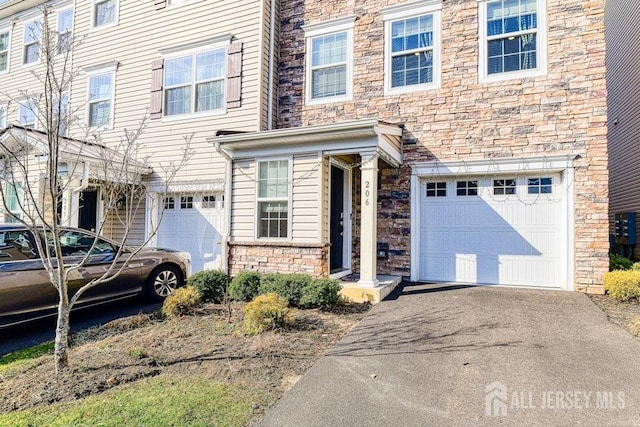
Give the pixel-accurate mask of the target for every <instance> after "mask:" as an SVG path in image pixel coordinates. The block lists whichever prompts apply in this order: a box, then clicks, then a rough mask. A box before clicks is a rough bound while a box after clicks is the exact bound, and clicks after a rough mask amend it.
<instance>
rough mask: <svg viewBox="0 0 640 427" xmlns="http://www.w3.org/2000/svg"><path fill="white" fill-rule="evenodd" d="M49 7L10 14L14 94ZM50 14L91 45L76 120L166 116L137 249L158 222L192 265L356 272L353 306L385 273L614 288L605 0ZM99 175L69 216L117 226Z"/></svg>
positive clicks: (109, 4) (109, 1)
mask: <svg viewBox="0 0 640 427" xmlns="http://www.w3.org/2000/svg"><path fill="white" fill-rule="evenodd" d="M41 3H43V2H38V1H29V0H21V1H18V0H10V1H9V2H7V3H4V4H0V67H1V66H2V64H3V62H2V61H3V59H2V58H3V56H2V55H3V51H2V50H1V48H2V47H3V46H9V47H8V49H5V50H6V51H7V52H8V55H7V57H8V65H7V69H6V70H4V71H2V70H1V69H0V87H3V88H4V87H6V86H5V85H12V86H14V85H15V87H16V88H17V87H20V86H22V85H29V84H31V83H30V82H31V81H32V80H29V79H30V77H29V76H28V75H27V74H28V71H29V69H35V67H38V65H37V61H35V62H36V63H35V64H34V65H27V64H23V62H24V61H25V60H26V59H25V58H30V56H29V52H31V50H32V48H30V42H29V39H28V38H24V37H23V36H24V33H23V29H24V28H26V26H28V25H29V22H31V20H33V19H37V14H38V12H37V9H34V5H35V4H41ZM49 4H50V5H51V6H52V7H53V8H54V9H55V10H56V11H59V12H57V13H58V15H59V17H58V21H57V22H59V23H60V24H58V27H59V34H65V32H66V31H71V32H72V34H74V35H76V36H82V37H83V38H84V40H83V43H82V45H81V46H80V47H79V48H78V49H77V51H74V52H73V56H72V58H73V63H74V66H77V67H78V68H79V70H80V75H79V77H78V78H77V79H76V82H75V83H74V85H73V87H72V90H71V93H70V94H69V97H68V98H69V108H70V109H72V108H73V106H74V105H77V104H74V102H76V101H75V100H79V102H81V104H80V105H82V106H83V112H84V113H83V114H82V115H81V120H83V122H84V123H86V124H87V125H88V126H90V127H92V128H96V129H97V130H100V135H101V141H102V142H103V143H104V144H105V145H107V146H115V145H116V144H117V142H118V141H119V138H120V137H121V136H122V135H123V131H124V129H135V128H136V127H137V126H138V123H139V121H140V120H141V118H142V117H143V116H144V115H145V113H148V114H149V117H150V119H149V120H148V122H147V126H146V129H145V131H144V133H143V134H142V136H141V139H140V143H141V148H140V150H139V152H138V155H139V156H140V157H141V158H143V157H145V156H147V155H151V166H152V167H153V170H152V171H151V172H150V174H149V175H148V183H149V186H148V193H147V196H146V200H145V203H146V216H145V218H141V219H140V220H139V222H138V224H137V227H136V230H137V234H135V236H134V237H135V240H137V241H141V240H143V239H144V237H145V236H146V235H147V233H148V232H149V229H150V225H151V224H154V223H157V221H158V219H159V218H158V216H159V213H160V212H163V213H162V217H163V219H162V222H161V225H160V229H159V230H158V235H157V237H156V238H155V239H154V242H155V243H157V244H158V245H162V246H170V247H175V248H177V249H181V250H188V251H190V252H191V253H192V257H193V259H194V270H200V269H204V268H216V267H220V268H223V269H227V270H228V271H229V272H230V273H231V274H237V273H238V272H240V271H242V270H246V269H254V270H259V271H282V272H309V273H311V274H314V275H317V276H331V277H345V276H351V277H353V276H354V275H355V276H357V278H358V283H357V286H356V287H355V289H354V290H352V292H351V295H352V296H354V297H355V298H372V299H376V298H380V297H381V296H382V295H384V293H385V292H387V291H388V288H387V289H386V290H385V289H381V288H382V284H384V283H385V281H387V279H388V277H387V276H392V278H399V277H404V278H409V279H411V280H423V281H445V282H452V281H453V282H468V283H487V284H499V285H514V286H532V287H541V288H549V289H566V290H580V291H589V292H598V291H601V290H602V287H601V285H600V284H601V277H602V274H603V273H604V272H605V271H607V267H608V257H607V252H608V234H609V233H608V224H607V215H608V210H607V209H608V191H607V181H608V171H607V141H606V134H607V104H606V102H607V97H606V93H607V92H606V83H605V63H604V58H605V38H604V0H596V1H590V2H584V1H581V0H486V1H485V0H480V1H479V0H443V1H433V0H427V1H413V2H412V1H410V2H405V1H394V0H377V1H373V0H362V1H357V2H355V1H353V0H348V1H343V2H336V1H328V0H314V1H312V0H291V1H287V0H281V1H276V0H273V1H269V0H247V1H243V2H227V1H212V0H199V1H195V0H194V1H178V0H167V1H161V0H155V1H123V0H119V1H118V0H87V1H75V2H70V1H68V2H50V3H49ZM20 5H22V6H23V8H22V9H24V8H25V7H27V10H23V11H17V9H16V8H19V7H20ZM66 7H69V8H72V10H73V14H72V17H71V19H72V21H71V22H72V24H65V22H69V18H68V16H67V15H65V14H64V11H65V8H66ZM12 8H13V9H12ZM7 11H8V12H7ZM68 27H70V28H71V30H68V29H67V28H68ZM3 29H5V30H3ZM3 31H5V33H8V34H9V36H8V37H7V38H6V39H4V40H7V41H6V42H5V43H4V44H3V42H2V40H3V39H2V37H3ZM32 67H33V68H32ZM2 73H4V74H2ZM0 104H2V100H1V99H0ZM11 114H13V116H11V117H10V116H9V115H7V119H8V121H7V124H8V123H10V122H11V123H15V122H16V121H17V122H19V123H21V124H22V125H23V126H29V123H26V122H25V120H26V119H25V120H22V119H21V117H19V116H20V115H19V114H15V113H11ZM25 117H26V115H25ZM27 118H28V117H27ZM68 133H69V135H70V136H74V133H73V129H69V130H68ZM192 133H193V137H192V139H191V145H190V148H191V149H192V151H193V153H194V154H193V156H192V157H191V158H190V159H189V162H188V165H187V167H186V168H184V169H182V170H181V171H180V172H179V174H178V175H177V176H176V178H175V179H174V180H173V181H172V182H171V184H170V187H169V192H170V194H169V195H168V196H167V197H165V195H164V194H163V191H164V182H163V181H164V178H163V168H162V166H163V165H167V164H170V163H171V162H177V161H179V160H180V159H181V158H182V155H183V150H184V148H185V147H186V144H185V141H184V137H185V136H186V135H190V134H192ZM91 184H92V185H89V186H87V188H85V189H84V190H86V193H87V194H89V193H91V192H93V193H94V195H93V197H92V196H91V195H88V196H84V195H83V198H82V199H80V196H79V195H73V196H72V199H71V200H69V201H68V202H66V205H67V207H66V208H63V210H64V209H67V210H68V211H69V212H70V214H69V215H67V216H65V217H66V218H70V222H71V225H76V224H79V225H82V226H85V227H88V228H90V225H91V224H88V223H87V224H83V223H82V222H81V221H80V220H79V218H78V217H79V215H75V216H74V215H73V212H71V211H73V210H74V207H75V206H76V205H74V203H76V204H77V205H78V206H80V207H82V206H90V207H95V208H94V209H93V212H95V215H96V216H97V217H99V216H100V215H101V212H100V200H101V198H100V182H97V181H95V180H94V181H92V183H91ZM83 192H84V191H83ZM73 197H76V198H77V199H73ZM80 201H82V203H80ZM159 206H160V207H161V208H158V207H159ZM162 208H164V209H162ZM89 209H90V208H89ZM65 212H67V211H65ZM74 218H76V219H74ZM110 232H111V233H113V234H114V235H117V234H118V232H121V230H120V231H119V230H117V229H114V230H111V231H110ZM392 281H393V280H392Z"/></svg>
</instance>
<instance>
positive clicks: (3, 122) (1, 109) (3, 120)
mask: <svg viewBox="0 0 640 427" xmlns="http://www.w3.org/2000/svg"><path fill="white" fill-rule="evenodd" d="M6 127H7V104H0V129H4V128H6Z"/></svg>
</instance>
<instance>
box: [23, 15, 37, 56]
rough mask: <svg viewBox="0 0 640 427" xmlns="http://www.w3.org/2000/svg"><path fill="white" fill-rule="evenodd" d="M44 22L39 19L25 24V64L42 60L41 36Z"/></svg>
mask: <svg viewBox="0 0 640 427" xmlns="http://www.w3.org/2000/svg"><path fill="white" fill-rule="evenodd" d="M41 37H42V24H41V23H40V22H39V21H33V22H29V23H28V24H26V25H25V26H24V39H23V41H24V48H23V51H24V54H23V57H22V63H23V64H32V63H34V62H38V61H39V60H40V38H41Z"/></svg>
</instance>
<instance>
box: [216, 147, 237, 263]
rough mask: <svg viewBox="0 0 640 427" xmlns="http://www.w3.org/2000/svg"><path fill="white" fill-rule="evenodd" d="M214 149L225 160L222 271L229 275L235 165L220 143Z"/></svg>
mask: <svg viewBox="0 0 640 427" xmlns="http://www.w3.org/2000/svg"><path fill="white" fill-rule="evenodd" d="M214 148H215V150H216V152H218V154H220V155H221V156H222V157H224V158H225V160H226V161H225V165H224V174H225V185H224V200H223V202H224V217H225V219H224V222H225V227H224V233H223V234H222V242H221V243H222V265H221V269H222V271H224V272H225V273H226V274H229V273H230V271H229V241H230V239H231V182H232V180H233V169H232V167H233V163H232V160H231V156H230V155H229V153H227V152H226V151H225V150H224V149H223V148H222V147H221V146H220V143H219V142H218V141H215V142H214Z"/></svg>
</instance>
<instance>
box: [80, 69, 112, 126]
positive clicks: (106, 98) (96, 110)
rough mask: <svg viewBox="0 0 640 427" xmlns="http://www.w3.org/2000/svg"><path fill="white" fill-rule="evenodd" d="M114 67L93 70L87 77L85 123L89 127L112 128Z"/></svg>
mask: <svg viewBox="0 0 640 427" xmlns="http://www.w3.org/2000/svg"><path fill="white" fill-rule="evenodd" d="M115 69H116V65H113V66H109V67H106V68H102V69H98V70H93V71H92V72H91V73H90V74H89V77H88V83H87V86H88V89H89V93H88V96H87V99H88V102H87V123H88V124H89V126H90V127H98V126H99V127H112V126H113V107H114V93H115V87H114V86H115V80H116V72H115Z"/></svg>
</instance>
